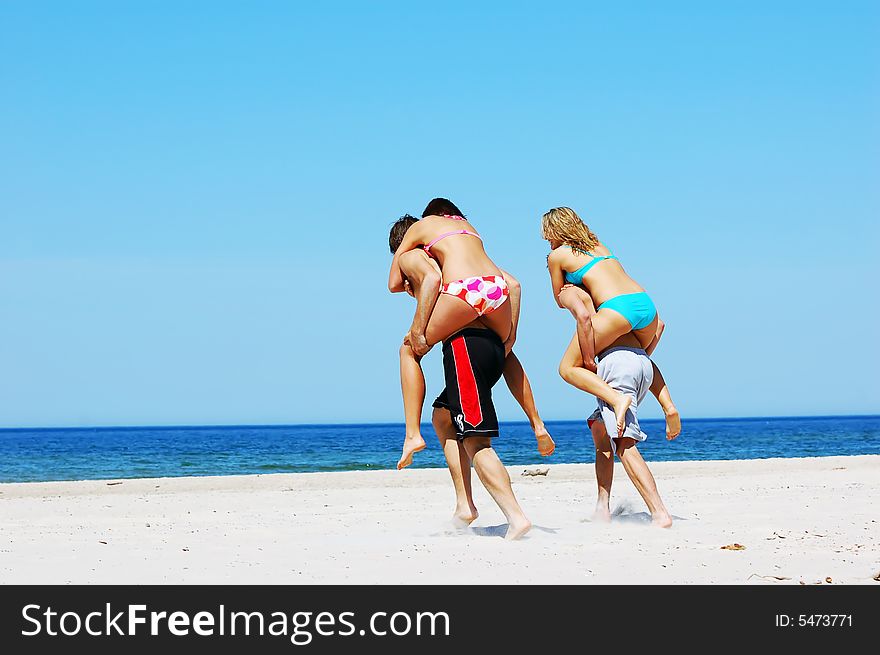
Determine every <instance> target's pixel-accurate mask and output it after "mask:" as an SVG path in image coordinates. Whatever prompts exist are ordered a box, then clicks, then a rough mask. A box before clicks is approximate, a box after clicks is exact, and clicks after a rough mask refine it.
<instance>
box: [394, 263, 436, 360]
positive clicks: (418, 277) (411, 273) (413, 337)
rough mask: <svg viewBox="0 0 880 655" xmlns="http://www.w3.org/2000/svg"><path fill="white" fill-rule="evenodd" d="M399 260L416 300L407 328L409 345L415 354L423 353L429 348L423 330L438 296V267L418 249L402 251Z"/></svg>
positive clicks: (426, 325)
mask: <svg viewBox="0 0 880 655" xmlns="http://www.w3.org/2000/svg"><path fill="white" fill-rule="evenodd" d="M399 261H400V269H401V272H402V273H403V275H404V276H406V279H407V280H408V281H409V283H410V286H411V288H412V290H413V296H414V297H415V299H416V300H417V305H416V312H415V315H414V316H413V322H412V325H411V326H410V328H409V337H410V346H411V347H412V349H413V351H414V352H415V353H416V354H417V355H424V354H425V353H427V352H428V350H429V348H428V344H427V342H426V340H425V330H426V329H427V327H428V321H429V320H430V318H431V313H432V312H433V311H434V305H436V304H437V298H439V297H440V267H439V266H437V263H436V262H435V261H434V260H433V259H431V258H430V257H428V256H427V255H426V254H425V253H424V252H421V251H419V250H411V251H409V252H406V253H403V254H402V255H401V256H400V260H399ZM420 351H423V352H420Z"/></svg>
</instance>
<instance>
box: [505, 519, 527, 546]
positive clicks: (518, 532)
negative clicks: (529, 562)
mask: <svg viewBox="0 0 880 655" xmlns="http://www.w3.org/2000/svg"><path fill="white" fill-rule="evenodd" d="M531 529H532V522H531V521H529V520H528V519H527V518H526V517H525V516H523V517H522V519H520V520H519V521H516V522H514V521H511V522H510V524H509V525H508V526H507V534H505V535H504V540H505V541H516V540H517V539H519V538H520V537H522V536H523V535H524V534H525V533H526V532H528V531H529V530H531Z"/></svg>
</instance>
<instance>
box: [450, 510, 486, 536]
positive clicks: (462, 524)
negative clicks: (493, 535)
mask: <svg viewBox="0 0 880 655" xmlns="http://www.w3.org/2000/svg"><path fill="white" fill-rule="evenodd" d="M479 515H480V513H479V512H478V511H477V508H476V507H474V506H473V505H472V506H471V507H465V508H464V509H456V510H455V513H454V514H453V515H452V524H453V525H454V526H455V527H456V528H458V529H460V530H461V529H464V528H466V527H468V526H469V525H470V524H471V523H473V522H474V521H476V520H477V517H478V516H479Z"/></svg>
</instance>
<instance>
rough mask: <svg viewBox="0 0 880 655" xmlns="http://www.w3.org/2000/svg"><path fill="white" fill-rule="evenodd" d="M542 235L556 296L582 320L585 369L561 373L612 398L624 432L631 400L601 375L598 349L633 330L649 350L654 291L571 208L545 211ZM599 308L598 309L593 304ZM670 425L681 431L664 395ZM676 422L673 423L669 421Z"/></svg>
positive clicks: (656, 329) (653, 335)
mask: <svg viewBox="0 0 880 655" xmlns="http://www.w3.org/2000/svg"><path fill="white" fill-rule="evenodd" d="M541 236H542V237H543V238H544V239H546V240H547V241H548V242H550V248H551V249H552V252H551V253H550V255H549V257H548V258H547V266H548V268H549V270H550V280H551V282H552V284H553V296H554V298H556V302H557V304H558V305H559V306H560V307H563V308H565V309H568V310H569V311H570V312H571V313H572V315H573V316H574V317H575V320H576V321H577V334H576V335H575V337H574V339H572V341H573V342H574V341H575V340H576V341H577V343H578V345H579V347H580V352H581V358H582V360H583V364H584V368H583V369H581V368H575V367H566V369H565V370H564V371H563V370H562V367H560V373H561V374H562V375H563V377H564V378H565V379H566V381H567V382H569V383H570V384H573V385H574V386H576V387H578V388H579V389H582V390H584V391H587V392H589V393H592V394H593V395H595V396H597V397H599V398H600V399H601V400H604V401H605V402H606V403H608V404H609V405H610V406H611V407H612V408H613V409H614V414H615V416H616V417H617V428H618V432H619V434H622V433H623V429H624V425H625V417H626V411H627V409H629V406H630V404H631V402H632V399H631V398H630V397H629V396H628V395H626V394H621V393H618V392H617V391H615V390H614V389H612V388H611V387H610V386H608V384H607V383H606V382H605V381H604V380H602V379H601V378H600V377H599V376H598V375H596V370H597V368H596V363H595V356H596V353H601V352H602V351H603V350H605V349H606V348H608V347H609V346H611V344H613V343H614V342H615V341H616V340H617V339H618V338H620V337H622V336H623V335H625V334H627V333H630V332H632V334H633V335H634V336H635V337H636V339H637V340H638V342H639V344H640V345H641V347H642V348H644V349H645V351H646V352H647V353H648V354H649V355H650V354H651V353H652V352H653V350H654V348H655V347H656V346H657V342H658V340H659V339H660V335H661V334H662V332H663V324H662V322H661V321H660V317H659V316H658V314H657V308H656V307H655V306H654V303H653V301H652V300H651V298H650V296H648V294H647V293H646V292H645V290H644V289H643V288H642V287H641V286H640V285H639V284H638V283H637V282H636V281H635V280H633V279H632V278H631V277H630V276H629V275H627V274H626V271H625V270H624V269H623V266H622V265H621V264H620V261H619V260H618V259H617V257H616V256H615V255H614V254H613V253H612V252H611V251H610V250H609V249H608V248H606V247H605V246H604V245H603V244H602V243H601V242H600V241H599V239H598V237H597V236H596V235H595V234H593V232H592V231H591V230H590V228H589V227H587V225H586V224H585V223H584V222H583V221H582V220H581V218H580V216H578V215H577V213H576V212H575V211H574V210H573V209H571V208H570V207H556V208H555V209H551V210H550V211H549V212H547V213H546V214H544V216H543V218H542V220H541ZM594 308H595V309H594ZM658 400H660V403H661V406H663V410H664V413H665V414H666V418H667V432H668V431H669V428H670V427H671V428H672V431H674V432H675V434H678V432H679V431H680V425H679V419H678V412H677V411H676V410H675V406H674V405H673V404H672V402H671V399H669V398H668V392H667V393H666V394H664V397H663V398H659V397H658ZM670 422H671V425H670Z"/></svg>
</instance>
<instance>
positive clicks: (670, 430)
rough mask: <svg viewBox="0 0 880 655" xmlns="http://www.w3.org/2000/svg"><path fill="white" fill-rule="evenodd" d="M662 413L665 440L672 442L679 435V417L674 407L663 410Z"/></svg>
mask: <svg viewBox="0 0 880 655" xmlns="http://www.w3.org/2000/svg"><path fill="white" fill-rule="evenodd" d="M663 413H664V414H666V439H667V440H668V441H672V440H673V439H675V438H676V437H677V436H678V435H680V434H681V417H680V416H679V415H678V410H677V409H675V406H672V407H670V408H668V409H664V410H663Z"/></svg>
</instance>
